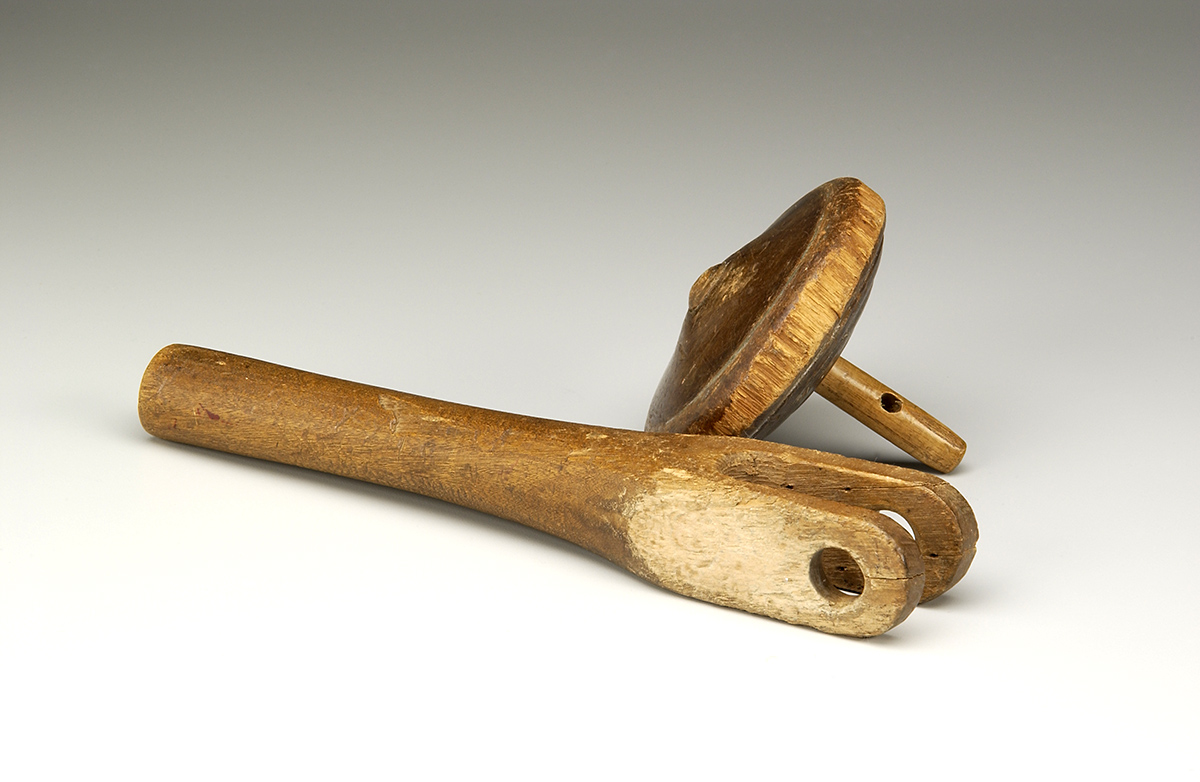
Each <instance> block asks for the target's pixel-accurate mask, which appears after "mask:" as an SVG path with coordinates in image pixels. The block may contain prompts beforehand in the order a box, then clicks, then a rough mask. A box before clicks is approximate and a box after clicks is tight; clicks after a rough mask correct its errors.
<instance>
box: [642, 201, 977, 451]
mask: <svg viewBox="0 0 1200 782" xmlns="http://www.w3.org/2000/svg"><path fill="white" fill-rule="evenodd" d="M883 228H884V206H883V199H881V198H880V197H879V196H878V195H877V194H876V193H875V192H874V191H873V190H871V189H870V188H868V187H867V186H866V185H864V184H863V183H862V182H860V181H858V180H857V179H835V180H833V181H832V182H827V183H826V184H824V185H822V186H820V187H818V188H817V189H816V190H813V191H812V192H811V193H809V194H808V195H806V196H804V198H802V199H800V201H798V202H797V203H796V204H795V205H794V206H792V208H791V209H789V210H788V211H786V212H785V213H784V214H783V215H782V216H781V217H780V218H779V219H778V220H776V221H775V222H774V223H773V224H772V225H771V226H770V227H769V228H768V229H767V230H766V231H765V232H764V233H763V234H762V235H761V236H759V237H758V238H757V239H755V240H754V241H752V242H750V243H749V244H747V245H746V246H745V247H743V248H742V249H741V250H739V251H738V252H736V253H734V254H733V255H732V256H731V257H730V258H729V259H727V260H726V261H725V262H724V263H721V264H718V265H717V266H714V267H712V268H710V269H708V270H707V271H706V272H704V274H702V275H701V276H700V278H699V279H698V280H696V282H695V284H694V285H693V286H692V290H691V294H690V296H689V299H688V311H687V316H686V317H685V319H684V323H683V329H682V331H681V332H680V335H679V342H678V345H677V346H676V349H675V353H674V356H673V357H672V359H671V363H670V364H669V365H668V367H667V371H666V373H665V374H664V375H663V378H662V382H661V383H660V384H659V387H658V391H657V392H656V393H655V395H654V400H653V401H652V402H651V404H650V413H649V415H648V417H647V420H646V429H647V431H656V432H686V433H691V434H721V435H735V436H743V437H758V436H764V435H766V434H768V433H769V432H771V431H772V430H773V429H774V428H775V427H776V426H778V425H779V424H780V423H782V421H783V420H784V419H785V418H787V416H789V415H791V414H792V412H794V411H795V409H796V408H797V407H799V406H800V404H801V403H802V402H803V401H804V400H805V399H807V398H808V396H809V395H810V394H811V393H812V392H813V391H816V392H817V393H819V394H821V395H822V396H824V397H826V398H827V399H829V400H830V401H832V402H833V403H834V404H836V405H837V406H838V407H840V408H841V409H843V410H845V411H846V412H848V413H850V414H851V415H853V416H854V417H855V418H857V419H858V420H859V421H861V422H862V423H864V424H866V425H867V426H869V427H870V428H871V429H873V430H874V431H875V432H877V433H879V434H881V435H883V436H884V437H885V438H887V439H888V440H890V441H891V442H892V443H894V444H896V445H897V446H899V447H900V448H901V449H903V450H904V451H905V452H906V453H908V454H910V455H911V456H913V457H915V458H916V459H918V460H920V461H921V462H922V463H924V464H926V465H928V466H929V467H932V468H934V469H935V470H940V471H941V472H949V471H950V470H953V469H954V468H955V467H956V466H957V465H958V464H959V462H961V461H962V457H963V454H964V453H965V452H966V443H964V442H963V440H962V438H960V437H959V436H958V435H956V434H954V432H952V431H951V430H950V429H949V428H948V427H946V426H945V425H944V424H942V423H941V422H940V421H938V420H937V419H935V418H933V417H932V416H930V415H929V414H928V413H926V412H925V411H924V410H921V408H919V407H917V406H916V405H915V404H913V403H912V402H911V401H909V400H908V399H906V398H905V397H903V396H902V395H901V394H899V393H897V392H896V391H894V390H893V389H891V388H888V387H887V386H885V385H883V384H882V383H880V382H879V381H877V380H875V379H874V378H872V377H871V376H870V375H868V374H867V373H866V372H863V371H862V370H860V369H858V368H857V367H855V366H854V365H853V364H851V363H850V362H848V361H845V360H843V359H840V358H839V356H840V355H841V352H842V349H843V348H844V347H845V344H846V340H847V339H849V337H850V332H851V331H852V330H853V328H854V325H855V324H856V323H857V322H858V317H859V315H860V314H861V312H862V307H863V305H864V304H865V303H866V300H867V296H868V294H869V293H870V290H871V284H872V282H873V280H874V277H875V271H876V269H877V268H878V264H879V257H880V253H881V252H882V249H883Z"/></svg>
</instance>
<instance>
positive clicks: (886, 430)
mask: <svg viewBox="0 0 1200 782" xmlns="http://www.w3.org/2000/svg"><path fill="white" fill-rule="evenodd" d="M817 393H818V394H820V395H821V396H823V397H825V398H826V399H828V400H829V401H830V402H833V403H834V404H835V405H837V406H838V407H840V408H841V409H842V410H844V411H846V412H847V413H849V414H850V415H852V416H854V417H855V418H857V419H858V420H859V421H860V422H861V423H863V424H865V425H866V426H867V427H869V428H870V429H871V430H872V431H874V432H875V433H877V434H879V435H881V436H883V437H884V438H885V439H887V440H888V441H890V442H891V443H893V444H894V445H896V446H897V447H899V448H900V449H901V450H902V451H904V452H905V453H907V454H908V455H910V456H912V457H913V458H915V459H917V460H918V461H920V462H921V463H922V464H925V465H928V466H929V467H932V468H933V469H935V470H938V471H940V472H950V471H951V470H953V469H954V468H955V467H957V466H958V464H959V462H961V461H962V458H963V454H965V453H966V452H967V444H966V443H965V442H964V441H963V439H962V438H961V437H959V436H958V435H956V434H955V433H954V432H952V431H951V430H950V428H949V427H947V426H946V425H945V424H943V423H942V422H941V421H939V420H937V419H936V418H934V417H933V416H931V415H930V414H929V413H927V412H925V411H924V410H922V409H921V408H919V407H917V406H916V405H914V404H913V403H912V402H910V401H909V400H907V399H905V398H904V397H902V396H900V394H898V393H896V392H895V391H893V390H892V389H890V388H888V387H887V386H885V385H884V384H883V383H880V382H879V381H878V380H876V379H875V378H873V377H871V376H870V375H868V374H867V373H866V372H864V371H862V370H861V369H859V368H858V367H856V366H854V365H853V364H851V363H850V362H849V361H847V360H846V359H844V358H839V359H838V360H837V361H836V362H835V363H834V365H833V368H832V369H830V370H829V372H828V374H826V375H825V378H824V379H823V380H822V381H821V383H820V385H818V386H817Z"/></svg>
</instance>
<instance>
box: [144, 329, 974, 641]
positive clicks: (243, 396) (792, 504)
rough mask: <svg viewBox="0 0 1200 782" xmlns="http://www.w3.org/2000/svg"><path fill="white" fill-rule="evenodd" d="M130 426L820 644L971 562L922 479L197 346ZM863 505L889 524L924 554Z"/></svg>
mask: <svg viewBox="0 0 1200 782" xmlns="http://www.w3.org/2000/svg"><path fill="white" fill-rule="evenodd" d="M138 413H139V416H140V418H141V421H142V425H143V426H144V427H145V429H146V431H147V432H150V433H151V434H153V435H155V436H158V437H162V438H165V439H167V440H174V441H176V442H180V443H187V444H191V445H198V446H202V447H205V448H213V449H216V450H220V451H227V452H230V453H236V454H243V455H246V456H252V457H255V458H259V459H268V460H271V461H276V462H282V463H285V464H293V465H299V466H301V467H307V468H310V469H314V470H321V471H323V472H329V473H334V474H336V475H343V476H347V477H350V478H357V479H360V480H365V481H371V482H373V483H378V484H383V485H385V486H392V487H395V488H398V489H403V490H405V491H411V492H416V493H419V494H423V495H426V496H429V497H436V498H438V499H442V500H445V501H447V502H452V503H455V504H458V505H463V506H466V507H470V508H475V509H477V510H480V511H483V512H485V513H491V514H494V515H497V516H502V517H504V518H507V519H511V520H513V521H516V522H519V523H521V524H525V525H527V526H530V527H534V528H536V529H539V530H542V531H544V532H548V533H550V534H551V535H555V536H557V537H560V538H563V539H564V540H568V541H571V542H573V543H576V544H578V545H580V546H582V547H583V548H585V549H587V550H589V551H592V552H595V553H596V554H599V555H600V556H602V557H604V558H606V559H608V560H610V561H612V562H614V563H616V564H618V565H620V566H621V567H623V568H625V569H627V570H629V571H630V572H632V573H634V574H636V575H638V576H640V577H642V578H644V579H646V580H647V581H650V582H651V583H654V584H657V585H659V586H662V587H664V588H666V589H670V590H672V591H675V592H678V593H680V594H683V595H688V596H690V597H695V598H698V599H701V600H706V601H709V602H712V603H716V604H719V605H724V606H730V607H733V608H739V609H742V610H744V611H749V612H752V613H756V614H762V615H765V616H769V617H772V618H775V619H780V620H783V621H785V622H791V623H794V624H801V625H808V626H810V627H814V628H817V629H819V630H823V631H825V632H830V633H839V634H844V635H855V636H869V635H876V634H879V633H882V632H885V631H886V630H888V629H890V628H891V627H894V626H895V625H896V624H897V623H899V622H900V621H902V620H903V619H904V618H905V617H906V616H907V615H908V614H909V613H910V612H911V611H912V610H913V607H914V606H915V605H916V604H917V602H918V601H919V600H920V599H921V598H922V597H929V596H931V595H932V593H937V594H940V592H942V591H945V589H946V588H948V587H949V586H950V585H951V584H953V583H954V582H955V581H957V580H958V579H959V578H961V577H962V574H963V573H964V572H965V571H966V568H967V566H968V565H969V563H970V559H971V556H972V555H973V553H974V550H975V539H976V537H977V532H976V528H975V519H974V516H973V515H972V513H971V509H970V507H969V506H968V505H967V503H966V502H965V501H964V500H963V498H962V497H961V496H960V495H959V494H958V492H956V491H955V490H954V489H953V488H951V487H950V486H949V485H948V484H947V483H946V482H945V481H942V480H940V479H938V478H936V477H933V476H930V475H927V474H925V473H921V472H917V471H913V470H906V469H903V468H899V467H889V466H883V465H876V464H873V463H871V462H864V461H860V460H856V459H847V458H844V457H839V456H833V455H830V454H822V453H819V452H816V451H807V450H803V449H799V448H793V447H790V446H786V445H779V444H775V443H767V442H757V441H747V440H743V439H736V438H730V437H698V436H690V435H678V434H654V433H645V432H631V431H624V430H618V429H605V428H601V427H593V426H583V425H579V424H570V423H561V422H556V421H547V420H542V419H537V418H528V417H525V416H519V415H512V414H508V413H500V412H495V411H492V410H482V409H479V408H474V407H467V406H464V405H457V404H452V403H449V402H439V401H436V400H432V399H426V398H423V397H418V396H412V395H410V394H403V393H399V392H396V391H389V390H386V389H383V388H375V387H372V386H366V385H360V384H358V383H351V382H348V381H344V380H337V379H334V378H330V377H325V376H322V375H315V374H312V373H308V372H302V371H299V370H296V369H289V368H287V367H282V366H278V365H276V364H268V363H265V362H262V361H257V360H254V359H250V358H244V357H241V356H235V355H231V354H228V353H220V352H217V351H213V350H207V349H204V348H197V347H189V346H185V345H172V346H169V347H166V348H164V349H163V350H161V351H159V353H158V354H157V355H156V356H155V357H154V358H153V360H151V362H150V365H149V366H148V367H147V369H146V372H145V375H144V376H143V378H142V384H141V389H140V392H139V397H138ZM872 509H892V510H895V511H898V512H900V513H901V514H902V515H904V516H905V517H906V519H907V520H908V521H909V523H910V525H911V526H912V527H913V529H914V530H915V533H916V538H917V541H916V542H914V540H913V538H912V537H910V536H909V535H908V533H907V532H906V531H905V530H904V529H903V528H902V527H901V526H900V525H898V524H896V523H895V522H894V521H892V520H891V519H889V518H887V517H886V516H884V515H882V514H880V513H877V512H875V510H872ZM931 584H932V585H933V587H932V590H931V587H930V585H931Z"/></svg>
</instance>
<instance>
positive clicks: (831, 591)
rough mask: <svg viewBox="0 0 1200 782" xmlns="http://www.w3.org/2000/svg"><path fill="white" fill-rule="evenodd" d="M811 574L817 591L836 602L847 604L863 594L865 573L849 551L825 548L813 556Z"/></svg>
mask: <svg viewBox="0 0 1200 782" xmlns="http://www.w3.org/2000/svg"><path fill="white" fill-rule="evenodd" d="M810 576H811V578H812V582H813V586H815V587H816V588H817V591H818V592H820V593H821V594H822V595H824V596H825V597H826V598H828V599H830V600H831V601H833V603H835V604H846V603H849V602H851V601H853V600H854V599H855V598H856V597H858V596H859V595H861V594H862V591H863V573H862V570H861V569H860V568H859V566H858V563H857V562H855V561H854V558H853V557H851V556H850V553H849V552H848V551H845V550H844V549H840V548H825V549H821V550H820V551H818V552H817V554H816V556H814V557H813V560H812V567H811V573H810Z"/></svg>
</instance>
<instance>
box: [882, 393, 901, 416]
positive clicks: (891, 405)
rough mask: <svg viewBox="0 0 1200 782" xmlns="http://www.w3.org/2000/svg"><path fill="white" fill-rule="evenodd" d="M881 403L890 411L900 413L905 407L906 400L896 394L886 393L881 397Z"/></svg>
mask: <svg viewBox="0 0 1200 782" xmlns="http://www.w3.org/2000/svg"><path fill="white" fill-rule="evenodd" d="M879 405H880V406H881V407H882V408H883V409H884V410H887V411H888V412H889V413H899V412H900V410H901V409H902V408H903V407H904V402H903V400H901V399H900V397H898V396H896V395H895V394H884V395H883V396H881V397H879Z"/></svg>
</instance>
